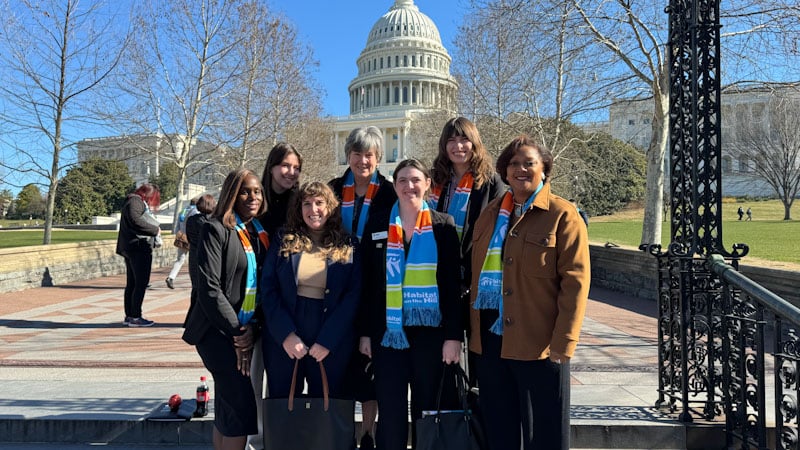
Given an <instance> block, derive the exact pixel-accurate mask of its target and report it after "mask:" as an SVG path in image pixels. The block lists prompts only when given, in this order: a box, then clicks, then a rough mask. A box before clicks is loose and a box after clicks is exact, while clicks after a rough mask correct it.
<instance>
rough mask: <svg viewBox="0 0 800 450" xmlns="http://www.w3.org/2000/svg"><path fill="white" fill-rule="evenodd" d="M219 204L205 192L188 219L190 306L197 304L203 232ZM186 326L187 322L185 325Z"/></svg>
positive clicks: (198, 199)
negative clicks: (199, 259) (194, 211)
mask: <svg viewBox="0 0 800 450" xmlns="http://www.w3.org/2000/svg"><path fill="white" fill-rule="evenodd" d="M216 206H217V200H216V199H214V196H213V195H211V194H203V195H201V196H200V197H198V198H197V202H196V204H195V207H196V208H197V214H193V215H192V216H191V217H189V218H188V219H186V239H187V240H188V241H189V280H191V282H192V293H191V295H190V296H189V308H191V307H192V305H194V304H195V302H196V299H197V284H198V283H199V280H200V274H199V272H198V268H197V254H198V253H199V247H198V246H199V245H200V238H201V232H202V231H203V226H204V225H205V223H206V222H208V221H209V220H211V213H212V212H213V211H214V208H216ZM183 326H184V327H186V323H184V325H183Z"/></svg>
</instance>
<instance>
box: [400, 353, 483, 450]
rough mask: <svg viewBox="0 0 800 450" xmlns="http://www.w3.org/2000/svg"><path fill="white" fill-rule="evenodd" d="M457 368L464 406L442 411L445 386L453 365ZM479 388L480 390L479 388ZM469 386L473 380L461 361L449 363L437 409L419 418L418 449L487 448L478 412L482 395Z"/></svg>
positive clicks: (458, 384) (456, 373)
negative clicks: (462, 366)
mask: <svg viewBox="0 0 800 450" xmlns="http://www.w3.org/2000/svg"><path fill="white" fill-rule="evenodd" d="M451 367H452V368H453V369H452V370H453V371H455V377H456V387H457V389H458V395H459V398H460V399H461V409H460V410H455V411H442V406H441V402H442V389H443V387H444V380H445V377H447V373H448V371H449V368H451ZM475 391H477V390H475ZM475 391H473V390H471V389H470V388H469V381H468V379H467V374H466V373H464V369H462V368H461V366H459V365H458V364H448V365H445V367H444V370H443V371H442V380H441V382H440V383H439V394H438V398H437V401H436V405H437V406H436V411H429V412H428V413H427V414H426V413H425V412H423V416H422V418H420V419H417V421H416V425H417V442H416V444H417V445H416V449H417V450H486V449H488V448H489V447H488V445H487V444H486V440H485V435H484V433H483V427H482V426H481V423H480V414H479V411H478V395H477V393H476V392H475Z"/></svg>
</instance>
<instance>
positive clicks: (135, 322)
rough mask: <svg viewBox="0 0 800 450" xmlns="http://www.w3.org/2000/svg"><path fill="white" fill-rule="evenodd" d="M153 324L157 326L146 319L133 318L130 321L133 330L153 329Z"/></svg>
mask: <svg viewBox="0 0 800 450" xmlns="http://www.w3.org/2000/svg"><path fill="white" fill-rule="evenodd" d="M153 324H155V322H153V321H152V320H147V319H145V318H144V317H131V320H130V321H128V326H129V327H131V328H142V327H152V326H153Z"/></svg>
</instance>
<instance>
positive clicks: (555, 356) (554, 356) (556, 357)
mask: <svg viewBox="0 0 800 450" xmlns="http://www.w3.org/2000/svg"><path fill="white" fill-rule="evenodd" d="M550 361H553V362H554V363H557V364H561V363H562V362H567V361H569V356H567V355H565V354H563V353H558V352H554V351H553V350H550Z"/></svg>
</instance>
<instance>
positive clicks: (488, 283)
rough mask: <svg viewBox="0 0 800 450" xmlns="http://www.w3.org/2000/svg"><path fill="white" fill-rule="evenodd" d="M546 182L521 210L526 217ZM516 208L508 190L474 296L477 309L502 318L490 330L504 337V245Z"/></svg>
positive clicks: (501, 203)
mask: <svg viewBox="0 0 800 450" xmlns="http://www.w3.org/2000/svg"><path fill="white" fill-rule="evenodd" d="M542 186H543V183H541V182H540V183H539V186H538V187H537V188H536V191H534V192H533V194H531V196H530V197H528V200H527V201H525V205H523V207H522V214H523V215H524V214H525V213H526V212H527V211H528V208H530V206H531V203H533V200H534V199H536V194H538V193H539V191H540V190H542ZM513 208H514V194H513V193H512V192H511V191H508V192H506V193H505V195H504V196H503V200H502V201H501V202H500V212H499V213H498V214H497V220H496V221H495V223H494V231H493V232H492V239H491V240H490V241H489V248H488V249H487V251H486V257H485V258H484V260H483V266H481V273H480V275H479V277H478V295H477V296H475V304H474V305H473V308H475V309H496V310H497V311H498V313H499V317H498V318H497V320H496V321H495V323H494V324H493V325H492V327H491V328H490V329H489V331H491V332H492V333H494V334H497V335H499V336H502V335H503V256H502V255H503V244H504V243H505V240H506V233H507V232H508V224H509V217H510V216H511V211H512V210H513Z"/></svg>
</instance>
